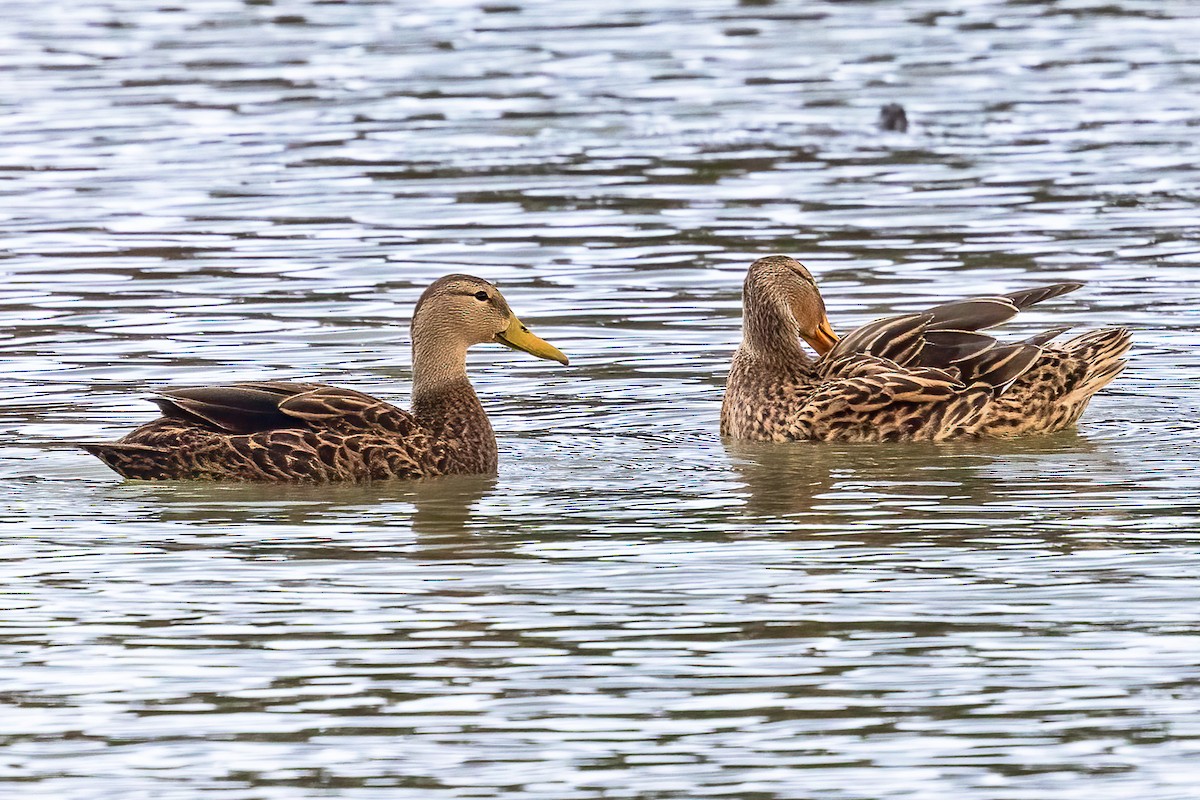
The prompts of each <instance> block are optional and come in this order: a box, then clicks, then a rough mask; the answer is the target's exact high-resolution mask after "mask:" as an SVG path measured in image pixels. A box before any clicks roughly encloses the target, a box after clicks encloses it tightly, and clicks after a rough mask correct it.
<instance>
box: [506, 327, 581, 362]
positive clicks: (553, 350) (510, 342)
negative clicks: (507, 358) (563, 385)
mask: <svg viewBox="0 0 1200 800" xmlns="http://www.w3.org/2000/svg"><path fill="white" fill-rule="evenodd" d="M496 341H497V342H499V343H500V344H503V345H507V346H508V347H511V348H512V349H514V350H524V351H525V352H526V353H529V354H530V355H532V356H537V357H538V358H548V359H550V360H551V361H557V362H558V363H560V364H567V363H570V362H569V361H568V360H567V357H566V356H565V355H563V353H562V351H561V350H559V349H558V348H557V347H555V346H554V345H552V344H550V343H549V342H546V341H543V340H541V339H539V338H538V337H536V336H534V335H533V334H532V333H530V332H529V328H526V327H525V326H524V325H522V324H521V320H519V319H517V318H516V317H513V318H512V321H511V322H509V323H508V327H507V328H505V329H504V331H503V332H501V333H497V334H496Z"/></svg>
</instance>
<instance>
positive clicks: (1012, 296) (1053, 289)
mask: <svg viewBox="0 0 1200 800" xmlns="http://www.w3.org/2000/svg"><path fill="white" fill-rule="evenodd" d="M1081 286H1083V284H1082V283H1052V284H1050V285H1049V286H1039V287H1037V288H1036V289H1022V290H1021V291H1019V292H1009V293H1008V294H1005V295H1001V297H1005V298H1008V299H1009V300H1011V301H1012V304H1013V305H1015V306H1016V307H1017V308H1018V309H1020V310H1021V311H1024V310H1025V309H1027V308H1029V307H1030V306H1031V305H1033V304H1035V303H1040V302H1042V301H1043V300H1049V299H1051V298H1053V297H1058V296H1059V295H1060V294H1066V293H1067V292H1073V291H1075V290H1076V289H1078V288H1080V287H1081Z"/></svg>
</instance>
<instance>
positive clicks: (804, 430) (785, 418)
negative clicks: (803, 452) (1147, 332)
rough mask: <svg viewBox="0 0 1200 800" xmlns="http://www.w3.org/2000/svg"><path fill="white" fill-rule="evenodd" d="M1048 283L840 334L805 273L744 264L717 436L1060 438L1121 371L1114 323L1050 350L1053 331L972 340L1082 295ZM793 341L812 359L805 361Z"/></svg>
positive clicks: (788, 261)
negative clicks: (738, 330) (1050, 303)
mask: <svg viewBox="0 0 1200 800" xmlns="http://www.w3.org/2000/svg"><path fill="white" fill-rule="evenodd" d="M1080 286H1082V284H1080V283H1055V284H1051V285H1048V286H1040V287H1036V288H1032V289H1023V290H1020V291H1015V292H1011V293H1009V294H1000V295H989V296H983V297H973V298H969V299H964V300H957V301H954V302H949V303H945V304H942V305H938V306H934V307H933V308H930V309H928V310H926V311H920V312H916V313H909V314H900V315H896V316H891V317H885V318H883V319H879V320H876V321H874V322H870V323H868V324H866V325H864V326H862V327H861V328H858V329H856V330H854V331H851V332H850V333H848V334H846V335H845V336H841V337H839V336H838V335H837V334H836V333H834V330H833V327H832V325H831V323H830V322H829V318H828V317H827V316H826V312H825V302H824V300H823V298H822V297H821V292H820V290H819V289H818V288H817V284H816V281H815V280H814V279H813V276H812V275H811V274H810V273H809V271H808V269H807V268H806V267H805V266H804V265H803V264H801V263H800V262H799V261H797V260H796V259H794V258H791V257H789V256H785V255H773V256H767V257H765V258H760V259H758V260H757V261H755V262H754V263H753V264H751V265H750V268H749V270H748V271H747V273H746V279H745V283H744V286H743V294H742V305H743V315H742V317H743V318H742V342H741V344H740V345H739V346H738V348H737V350H736V352H735V353H734V356H733V362H732V364H731V366H730V370H729V376H728V379H727V381H726V387H725V394H724V398H723V400H722V404H721V422H720V432H721V435H722V436H724V437H726V438H729V439H739V440H752V441H769V442H784V441H839V442H888V441H932V442H941V441H950V440H957V439H971V438H1010V437H1016V436H1024V435H1029V434H1045V433H1053V432H1055V431H1059V430H1063V429H1065V428H1068V427H1070V426H1072V425H1074V424H1075V423H1076V421H1077V420H1078V419H1079V417H1080V415H1082V414H1083V412H1084V410H1085V409H1086V408H1087V406H1088V402H1089V401H1090V400H1091V398H1092V396H1093V395H1095V394H1096V392H1098V391H1100V390H1101V389H1103V388H1104V387H1105V386H1107V385H1108V384H1109V383H1110V382H1111V381H1112V380H1113V379H1114V378H1116V377H1117V375H1119V374H1120V373H1121V371H1122V370H1123V369H1124V368H1125V366H1126V363H1127V362H1126V360H1125V359H1124V358H1123V356H1124V355H1125V353H1126V351H1127V350H1128V349H1129V346H1130V343H1131V337H1130V334H1129V331H1128V330H1126V329H1125V328H1106V329H1101V330H1095V331H1090V332H1087V333H1083V334H1081V335H1079V336H1076V337H1074V338H1071V339H1068V340H1067V341H1064V342H1062V343H1056V342H1055V341H1054V340H1055V339H1057V337H1058V336H1060V335H1062V334H1063V333H1065V332H1066V331H1067V330H1069V326H1068V327H1057V328H1054V329H1051V330H1047V331H1044V332H1041V333H1038V334H1036V335H1034V336H1031V337H1029V338H1027V339H1024V340H1022V341H1018V342H1012V343H1004V342H1001V341H998V340H997V339H995V338H993V337H992V336H990V335H989V334H987V333H983V332H982V331H984V330H987V329H989V328H992V327H994V326H996V325H999V324H1000V323H1002V322H1005V321H1007V320H1009V319H1011V318H1012V317H1014V316H1015V315H1016V314H1017V313H1018V312H1020V311H1022V310H1024V309H1026V308H1029V307H1030V306H1032V305H1035V304H1037V303H1041V302H1044V301H1046V300H1050V299H1052V298H1055V297H1059V296H1061V295H1064V294H1066V293H1068V292H1072V291H1075V290H1076V289H1078V288H1080ZM801 342H803V343H805V344H807V345H808V347H810V348H811V349H812V352H813V353H815V357H814V356H813V355H810V354H809V352H808V351H806V350H805V347H804V345H803V344H801Z"/></svg>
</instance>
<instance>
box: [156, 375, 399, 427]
mask: <svg viewBox="0 0 1200 800" xmlns="http://www.w3.org/2000/svg"><path fill="white" fill-rule="evenodd" d="M154 402H155V403H157V404H158V407H159V408H160V409H162V412H163V415H164V416H166V417H170V418H174V419H181V420H183V421H186V422H188V423H191V424H193V425H199V426H201V427H204V428H208V429H210V430H216V431H219V432H222V433H235V434H246V433H258V432H261V431H271V430H281V429H286V428H309V427H311V428H322V427H337V428H339V429H374V428H382V429H385V430H388V431H391V432H394V433H402V434H407V433H410V432H412V431H414V430H416V429H417V428H418V427H420V426H419V424H418V423H417V421H416V419H415V418H414V417H413V416H412V415H411V414H409V413H408V412H407V411H403V410H401V409H399V408H396V407H395V406H393V405H391V404H390V403H385V402H384V401H382V400H379V399H376V398H374V397H371V396H370V395H367V394H363V393H362V392H355V391H353V390H351V389H341V388H338V387H336V386H327V385H325V384H321V383H286V382H282V381H261V382H257V383H235V384H230V385H228V386H195V387H186V388H180V389H165V390H163V391H161V392H159V393H158V396H157V397H155V398H154Z"/></svg>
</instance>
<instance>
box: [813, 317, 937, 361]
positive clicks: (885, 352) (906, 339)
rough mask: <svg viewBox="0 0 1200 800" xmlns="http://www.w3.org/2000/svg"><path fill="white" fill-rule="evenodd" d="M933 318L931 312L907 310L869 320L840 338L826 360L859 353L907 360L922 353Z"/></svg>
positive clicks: (891, 359)
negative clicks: (925, 337)
mask: <svg viewBox="0 0 1200 800" xmlns="http://www.w3.org/2000/svg"><path fill="white" fill-rule="evenodd" d="M931 319H932V317H930V315H928V314H903V315H901V316H898V317H886V318H884V319H877V320H875V321H874V322H868V323H867V324H866V325H863V326H862V327H861V328H856V329H855V330H853V331H851V332H850V333H848V334H846V335H845V336H843V337H842V338H841V339H839V340H838V343H837V344H835V345H834V346H833V349H832V350H830V351H829V352H828V353H826V354H825V356H824V358H823V360H825V361H826V362H828V363H833V362H836V361H838V360H840V359H842V358H845V357H846V356H850V355H854V354H855V353H866V354H867V355H871V356H877V357H879V358H886V359H888V360H889V361H895V362H896V363H897V364H907V363H909V362H910V361H912V360H913V359H915V358H916V357H917V356H919V355H920V353H921V348H922V347H923V345H924V333H925V329H926V327H927V326H928V325H929V322H930V320H931Z"/></svg>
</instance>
